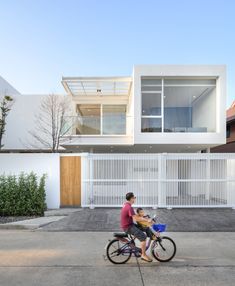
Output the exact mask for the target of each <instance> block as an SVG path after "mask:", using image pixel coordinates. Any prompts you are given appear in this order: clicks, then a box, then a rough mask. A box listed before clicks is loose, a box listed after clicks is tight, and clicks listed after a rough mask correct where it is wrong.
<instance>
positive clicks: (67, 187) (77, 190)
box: [60, 156, 81, 207]
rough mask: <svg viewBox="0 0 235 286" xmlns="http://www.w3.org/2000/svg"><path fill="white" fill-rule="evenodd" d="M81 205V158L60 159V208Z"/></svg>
mask: <svg viewBox="0 0 235 286" xmlns="http://www.w3.org/2000/svg"><path fill="white" fill-rule="evenodd" d="M80 205H81V157H79V156H61V157H60V206H62V207H65V206H74V207H75V206H80Z"/></svg>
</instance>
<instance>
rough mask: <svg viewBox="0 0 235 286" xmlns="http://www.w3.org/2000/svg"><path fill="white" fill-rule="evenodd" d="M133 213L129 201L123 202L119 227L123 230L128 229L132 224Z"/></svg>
mask: <svg viewBox="0 0 235 286" xmlns="http://www.w3.org/2000/svg"><path fill="white" fill-rule="evenodd" d="M133 215H135V211H134V209H133V207H132V206H131V204H130V203H128V202H126V203H124V205H123V207H122V210H121V228H122V229H123V230H126V229H128V228H129V227H130V226H131V225H132V224H133V218H132V216H133Z"/></svg>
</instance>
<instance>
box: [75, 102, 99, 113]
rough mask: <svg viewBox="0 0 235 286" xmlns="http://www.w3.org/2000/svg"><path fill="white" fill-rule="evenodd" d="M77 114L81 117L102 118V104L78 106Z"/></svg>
mask: <svg viewBox="0 0 235 286" xmlns="http://www.w3.org/2000/svg"><path fill="white" fill-rule="evenodd" d="M77 112H78V114H79V115H81V116H100V104H77Z"/></svg>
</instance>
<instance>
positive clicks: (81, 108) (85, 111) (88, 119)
mask: <svg viewBox="0 0 235 286" xmlns="http://www.w3.org/2000/svg"><path fill="white" fill-rule="evenodd" d="M77 114H78V117H77V123H76V134H81V135H95V134H100V131H101V117H100V114H101V112H100V104H78V105H77Z"/></svg>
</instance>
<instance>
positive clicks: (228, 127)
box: [226, 125, 230, 138]
mask: <svg viewBox="0 0 235 286" xmlns="http://www.w3.org/2000/svg"><path fill="white" fill-rule="evenodd" d="M229 137H230V125H227V129H226V138H229Z"/></svg>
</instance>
